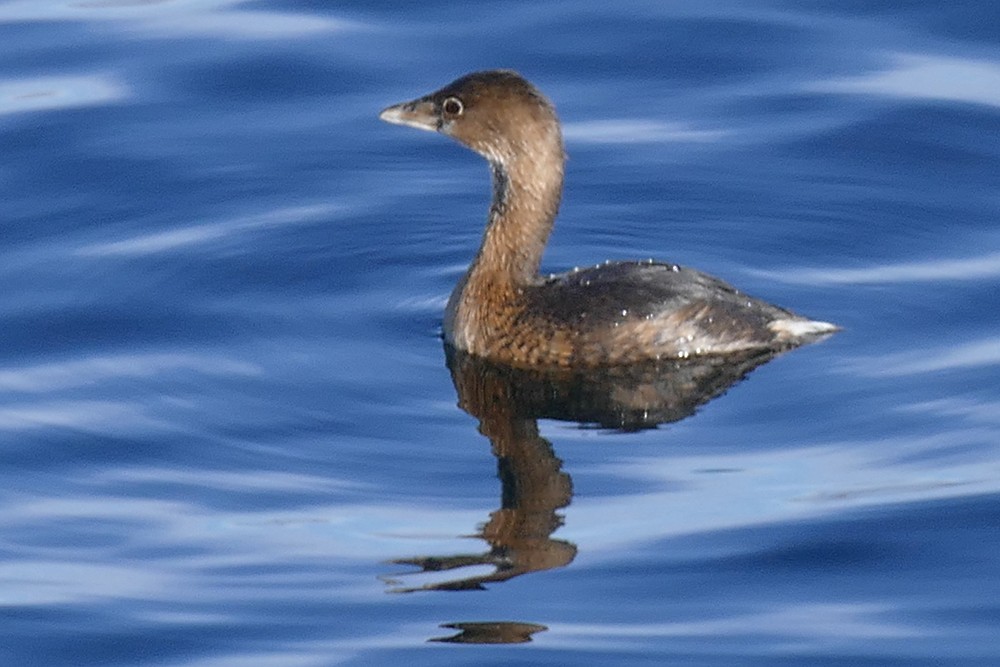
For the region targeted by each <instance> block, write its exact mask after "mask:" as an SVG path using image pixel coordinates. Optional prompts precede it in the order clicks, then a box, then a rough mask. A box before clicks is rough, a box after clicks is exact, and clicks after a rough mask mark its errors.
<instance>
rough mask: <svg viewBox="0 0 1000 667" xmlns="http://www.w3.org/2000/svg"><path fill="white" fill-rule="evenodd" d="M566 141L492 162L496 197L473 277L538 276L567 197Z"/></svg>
mask: <svg viewBox="0 0 1000 667" xmlns="http://www.w3.org/2000/svg"><path fill="white" fill-rule="evenodd" d="M564 161H565V158H564V155H563V150H562V142H561V141H558V142H553V144H552V145H550V146H548V147H547V148H546V149H544V150H538V149H536V150H534V151H532V152H530V153H526V154H523V155H519V156H517V157H514V158H507V159H494V160H490V171H491V172H492V174H493V201H492V203H491V204H490V213H489V222H488V224H487V226H486V232H485V234H484V235H483V242H482V245H481V246H480V248H479V253H478V254H477V255H476V258H475V260H474V261H473V263H472V267H471V268H470V276H471V275H475V274H479V275H480V276H482V277H484V278H485V277H487V276H488V277H489V278H490V279H491V281H498V282H505V283H509V284H510V285H513V286H518V285H526V284H529V283H531V282H532V281H533V280H534V279H535V278H536V277H537V276H538V269H539V266H540V265H541V261H542V254H543V253H544V252H545V245H546V243H547V242H548V240H549V235H550V234H551V233H552V226H553V224H554V223H555V218H556V213H557V212H558V211H559V203H560V200H561V198H562V186H563V164H564Z"/></svg>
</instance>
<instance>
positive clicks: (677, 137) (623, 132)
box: [563, 118, 728, 144]
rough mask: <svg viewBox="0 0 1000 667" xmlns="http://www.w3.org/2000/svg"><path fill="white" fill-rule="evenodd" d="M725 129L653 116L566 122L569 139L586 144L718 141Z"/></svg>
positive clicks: (567, 138)
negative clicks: (694, 125)
mask: <svg viewBox="0 0 1000 667" xmlns="http://www.w3.org/2000/svg"><path fill="white" fill-rule="evenodd" d="M726 134H728V133H727V132H725V131H723V130H696V129H693V128H691V127H689V126H687V125H684V124H682V123H665V122H662V121H658V120H649V119H641V118H640V119H635V120H631V119H617V118H615V119H606V120H590V121H580V122H576V123H565V124H564V125H563V137H564V138H565V139H566V140H567V141H572V142H575V143H586V144H641V143H666V142H684V141H690V142H700V141H718V140H719V139H720V138H722V137H724V136H725V135H726Z"/></svg>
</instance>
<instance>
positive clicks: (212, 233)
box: [76, 205, 334, 257]
mask: <svg viewBox="0 0 1000 667" xmlns="http://www.w3.org/2000/svg"><path fill="white" fill-rule="evenodd" d="M333 210H334V207H333V206H329V205H315V206H295V207H291V208H282V209H277V210H274V211H268V212H266V213H261V214H259V215H253V216H248V217H240V218H235V219H233V220H224V221H222V222H208V223H205V224H200V225H191V226H188V227H179V228H177V229H171V230H168V231H165V232H155V233H153V234H143V235H140V236H134V237H132V238H128V239H122V240H120V241H108V242H104V243H95V244H92V245H86V246H83V247H81V248H79V249H78V250H77V251H76V254H77V255H78V256H82V257H113V256H119V257H134V256H139V255H153V254H156V253H161V252H170V251H173V250H177V249H180V248H183V247H186V246H200V245H204V244H206V243H209V242H212V241H218V240H220V239H224V238H226V237H229V236H234V235H237V234H240V233H243V232H248V231H258V230H261V229H267V228H270V227H282V226H285V225H292V224H305V223H311V222H314V221H315V220H317V219H320V218H323V217H324V216H327V215H329V214H330V213H331V212H332V211H333Z"/></svg>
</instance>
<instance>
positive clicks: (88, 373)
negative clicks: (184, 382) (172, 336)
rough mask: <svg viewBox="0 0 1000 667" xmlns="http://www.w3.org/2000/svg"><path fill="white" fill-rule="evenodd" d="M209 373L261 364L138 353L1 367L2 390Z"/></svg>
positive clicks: (242, 371)
mask: <svg viewBox="0 0 1000 667" xmlns="http://www.w3.org/2000/svg"><path fill="white" fill-rule="evenodd" d="M179 370H181V371H194V372H197V373H201V374H207V375H256V374H259V373H260V372H261V370H260V368H258V367H257V366H254V365H253V364H248V363H245V362H240V361H233V360H230V359H225V358H220V357H212V356H206V355H199V354H176V353H162V354H135V355H118V356H105V357H90V358H88V359H79V360H74V361H67V362H63V363H53V364H41V365H38V366H28V367H25V368H16V369H0V391H19V392H27V393H38V392H46V391H54V390H58V389H68V388H72V387H81V386H86V385H91V384H96V383H98V382H101V381H105V380H111V379H120V378H146V377H152V376H155V375H158V374H161V373H165V372H170V371H179Z"/></svg>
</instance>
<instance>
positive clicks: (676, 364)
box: [391, 348, 776, 642]
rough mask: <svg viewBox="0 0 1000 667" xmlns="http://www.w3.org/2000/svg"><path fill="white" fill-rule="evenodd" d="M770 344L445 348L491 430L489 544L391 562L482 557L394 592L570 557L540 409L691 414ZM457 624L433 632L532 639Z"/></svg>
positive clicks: (480, 583)
mask: <svg viewBox="0 0 1000 667" xmlns="http://www.w3.org/2000/svg"><path fill="white" fill-rule="evenodd" d="M775 354H776V353H774V352H768V353H758V354H755V355H752V356H743V357H732V356H729V357H726V358H703V359H686V360H674V361H669V362H657V363H649V364H646V365H633V366H627V367H620V368H609V369H600V370H588V371H579V370H577V371H573V370H562V369H546V370H539V369H521V368H511V367H508V366H503V365H500V364H496V363H493V362H489V361H486V360H483V359H480V358H477V357H472V356H470V355H468V354H465V353H462V352H459V351H457V350H454V349H451V348H448V349H446V357H447V362H448V368H449V370H450V371H451V377H452V381H453V382H454V384H455V389H456V390H457V392H458V404H459V406H460V407H461V408H462V409H463V410H465V411H466V412H468V413H469V414H470V415H472V416H474V417H476V418H477V419H478V420H479V432H480V433H482V434H483V435H485V436H486V437H487V438H488V439H489V441H490V445H491V447H492V450H493V454H494V455H495V456H496V457H497V476H498V477H499V478H500V483H501V493H500V508H499V509H497V510H496V511H494V512H493V513H491V514H490V518H489V521H487V522H486V523H485V524H484V525H483V526H482V527H481V528H480V530H479V532H478V533H477V534H476V535H475V537H479V538H481V539H483V540H485V541H486V543H487V544H489V549H488V550H487V551H485V552H481V553H467V554H455V555H448V556H417V557H413V558H400V559H397V560H394V561H392V562H393V563H395V564H400V565H412V566H416V567H417V568H419V569H420V572H423V573H438V574H439V573H447V572H452V571H455V570H459V569H460V568H472V567H474V566H485V567H486V572H485V573H482V569H483V568H482V567H480V568H478V570H479V572H478V573H476V574H472V573H470V572H469V571H463V572H455V575H456V576H454V577H453V578H450V579H445V580H443V581H440V580H439V581H436V582H433V583H427V584H424V585H421V586H416V587H403V586H399V587H396V588H393V589H391V590H392V592H397V593H409V592H414V591H422V590H450V591H457V590H476V589H482V588H484V585H485V584H488V583H494V582H501V581H506V580H508V579H512V578H513V577H517V576H520V575H522V574H526V573H529V572H538V571H542V570H550V569H552V568H557V567H562V566H565V565H567V564H569V563H570V562H571V561H572V560H573V558H574V557H575V556H576V550H577V548H576V545H574V544H572V543H570V542H567V541H565V540H559V539H553V538H552V533H553V532H555V530H556V529H557V528H559V527H560V526H561V525H562V523H563V517H562V515H561V514H559V510H560V509H562V508H564V507H566V506H567V505H569V503H570V499H571V498H572V495H573V487H572V481H571V479H570V477H569V475H568V474H566V473H565V472H564V471H563V470H562V461H560V460H559V458H558V457H556V455H555V453H554V452H553V450H552V445H551V444H550V443H549V442H548V441H547V440H545V438H543V437H541V435H539V432H538V419H540V418H546V419H557V420H562V421H572V422H578V423H581V424H586V425H593V426H597V427H602V428H610V429H617V430H623V431H636V430H641V429H648V428H654V427H656V426H657V425H658V424H662V423H666V422H673V421H678V420H680V419H683V418H684V417H687V416H689V415H691V414H693V413H694V412H695V410H696V409H697V408H698V407H699V406H700V405H703V404H704V403H706V402H707V401H709V400H711V399H713V398H715V397H716V396H719V395H720V394H722V393H723V392H725V391H726V390H727V389H728V388H729V387H731V386H732V385H733V384H735V383H736V382H738V381H739V380H740V379H742V378H743V377H744V376H745V375H746V374H747V373H749V372H750V371H751V370H753V369H754V368H756V367H757V366H759V365H761V364H763V363H765V362H767V361H769V360H770V359H772V358H773V357H774V356H775ZM393 583H398V580H393ZM453 625H454V624H453ZM458 625H462V626H463V627H464V626H465V625H469V626H470V627H474V629H475V631H474V632H470V631H469V630H468V629H463V632H462V633H460V634H459V635H457V636H456V637H453V638H451V639H447V640H441V641H456V642H472V641H487V640H489V641H498V642H499V641H501V638H502V637H508V639H509V638H512V637H520V638H521V639H519V640H518V641H529V640H530V633H528V635H525V634H524V632H523V631H521V630H518V629H517V628H513V629H512V628H509V627H507V626H506V625H505V624H503V623H477V624H458ZM442 627H452V626H442ZM456 627H457V626H456ZM531 627H535V626H531ZM541 629H544V628H541ZM536 631H537V630H536Z"/></svg>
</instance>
